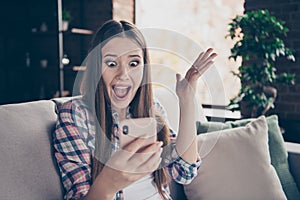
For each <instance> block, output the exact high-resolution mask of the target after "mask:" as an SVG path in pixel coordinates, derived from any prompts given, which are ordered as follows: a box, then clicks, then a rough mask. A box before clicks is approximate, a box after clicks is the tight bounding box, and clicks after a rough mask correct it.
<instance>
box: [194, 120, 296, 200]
mask: <svg viewBox="0 0 300 200" xmlns="http://www.w3.org/2000/svg"><path fill="white" fill-rule="evenodd" d="M253 120H254V119H242V120H237V121H228V122H225V123H221V122H197V127H198V128H197V133H198V134H201V133H206V132H211V131H214V130H224V129H228V128H235V127H240V126H245V125H246V124H248V123H249V122H251V121H253ZM266 120H267V124H268V139H269V152H270V157H271V164H272V165H273V166H274V168H275V170H276V173H277V175H278V177H279V179H280V182H281V185H282V188H283V190H284V193H285V195H286V197H287V199H289V200H294V199H300V194H299V191H298V188H297V185H296V183H295V180H294V178H293V176H292V174H291V172H290V170H289V164H288V155H287V150H286V148H285V145H284V140H283V137H282V134H281V132H280V128H279V124H278V116H277V115H271V116H269V117H267V118H266Z"/></svg>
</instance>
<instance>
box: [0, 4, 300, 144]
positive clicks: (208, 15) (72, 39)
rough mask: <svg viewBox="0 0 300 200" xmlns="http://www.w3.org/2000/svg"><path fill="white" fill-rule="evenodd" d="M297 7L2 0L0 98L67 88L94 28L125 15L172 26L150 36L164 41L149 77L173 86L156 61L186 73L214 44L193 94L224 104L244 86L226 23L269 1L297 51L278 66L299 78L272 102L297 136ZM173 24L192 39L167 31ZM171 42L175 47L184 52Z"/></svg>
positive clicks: (42, 95)
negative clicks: (214, 54) (207, 66)
mask: <svg viewBox="0 0 300 200" xmlns="http://www.w3.org/2000/svg"><path fill="white" fill-rule="evenodd" d="M299 7H300V0H288V1H287V0H265V1H259V0H246V1H245V0H205V1H199V0H172V1H167V0H151V1H149V0H123V1H121V0H57V1H56V0H44V1H38V0H28V1H21V0H11V1H1V2H0V20H1V21H0V24H1V27H0V104H8V103H19V102H27V101H33V100H40V99H51V98H54V97H59V96H70V95H71V94H72V89H73V85H74V80H75V78H76V75H77V73H78V72H82V71H83V70H84V66H82V62H83V60H84V58H85V57H86V55H87V53H88V50H89V44H90V41H91V39H92V34H93V33H94V32H95V31H96V30H97V28H98V27H99V26H101V25H102V24H103V23H104V22H105V21H106V20H108V19H125V20H128V21H131V22H133V23H135V24H136V25H137V26H138V27H139V28H141V29H144V30H147V28H152V29H157V30H159V29H162V30H168V31H169V32H168V31H166V32H162V34H160V35H158V36H157V37H156V38H152V39H153V40H155V42H156V44H159V46H160V45H161V46H162V47H165V48H162V49H150V53H151V60H152V63H153V64H155V65H157V66H159V67H158V68H156V70H153V77H155V78H156V80H157V81H158V82H160V81H163V82H164V84H167V85H169V86H170V87H174V81H175V77H173V76H165V75H164V74H163V73H161V71H160V69H161V70H162V71H163V70H165V69H168V70H169V71H172V72H174V73H175V72H180V73H185V71H186V70H187V68H188V67H189V66H190V65H191V63H192V62H193V60H194V59H195V57H196V56H197V54H198V53H199V51H201V50H206V49H207V48H208V47H213V48H214V49H215V51H216V52H217V53H218V58H217V59H216V61H215V66H214V67H213V69H212V70H211V71H209V72H207V74H206V75H205V76H204V77H203V79H202V80H201V81H199V87H198V88H199V90H198V91H197V93H198V98H199V99H198V100H199V102H200V103H201V104H203V105H208V106H210V107H213V106H220V107H224V108H226V106H227V105H228V104H229V101H230V99H232V98H233V97H234V96H236V95H237V93H238V91H239V89H240V87H241V84H240V81H239V79H238V78H237V77H236V76H233V75H232V73H231V71H237V69H238V67H239V66H240V65H241V62H242V61H241V59H238V60H237V61H233V60H229V59H228V57H229V56H230V48H232V46H233V44H234V43H233V41H232V40H230V39H228V38H225V36H226V35H227V34H228V29H229V26H228V24H229V22H230V21H231V19H233V18H234V17H235V16H236V15H241V14H243V13H244V12H247V11H251V10H255V9H268V10H269V11H270V12H271V13H272V14H273V15H274V16H276V17H277V18H278V19H280V20H284V21H285V22H286V26H287V27H288V28H289V32H288V35H287V37H286V38H285V39H284V40H285V42H286V44H287V45H288V46H289V47H290V48H292V49H294V50H295V53H294V55H295V57H296V62H289V61H286V60H280V59H279V60H278V62H277V63H276V66H277V69H278V71H285V72H289V73H295V74H296V82H295V84H294V85H292V86H289V87H280V88H278V96H277V99H276V102H275V108H274V109H272V110H271V111H270V113H271V114H272V113H275V114H278V115H279V119H280V124H281V126H282V128H283V130H284V131H285V139H286V140H289V141H298V142H299V141H300V139H299V137H300V136H299V135H300V128H299V125H298V124H299V123H300V83H299V79H300V68H299V61H298V59H297V58H298V55H299V50H300V27H299V21H300V10H299ZM59 13H61V16H60V15H59ZM60 17H61V18H60ZM59 20H63V21H68V26H67V27H61V29H59V26H58V22H59ZM170 32H171V33H173V34H174V33H175V36H176V37H177V36H178V38H180V37H183V38H185V41H189V42H190V43H189V42H187V43H180V41H177V40H176V37H175V38H171V39H170V37H169V36H170V34H169V33H170ZM164 33H166V34H164ZM60 37H61V39H62V40H60ZM195 46H196V48H195ZM168 49H180V50H181V51H182V52H184V54H186V55H185V56H186V57H188V59H185V58H183V57H181V56H180V55H178V54H174V53H172V52H170V51H168ZM179 52H180V51H179ZM60 66H62V67H63V69H62V68H60ZM164 67H165V68H164ZM60 69H61V70H60ZM162 74H163V75H162ZM229 118H230V117H229Z"/></svg>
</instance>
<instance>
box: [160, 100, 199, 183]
mask: <svg viewBox="0 0 300 200" xmlns="http://www.w3.org/2000/svg"><path fill="white" fill-rule="evenodd" d="M155 111H156V113H158V114H159V115H160V116H162V117H163V118H164V119H165V121H166V122H167V123H168V120H167V114H166V111H165V109H164V108H163V106H162V105H161V104H160V103H159V102H158V101H156V102H155ZM170 138H171V144H170V145H169V146H168V148H167V150H166V152H168V153H167V155H165V158H164V163H165V165H166V166H167V167H166V168H167V171H168V173H169V175H170V177H171V178H172V179H173V180H174V181H176V182H177V183H180V184H184V185H186V184H189V183H190V182H192V180H193V179H194V178H195V177H196V176H197V173H198V169H199V167H200V165H201V160H200V156H199V155H198V159H197V161H196V162H195V163H188V162H186V161H185V160H184V159H182V158H181V157H180V155H178V153H177V151H176V138H177V133H176V132H175V131H173V130H170Z"/></svg>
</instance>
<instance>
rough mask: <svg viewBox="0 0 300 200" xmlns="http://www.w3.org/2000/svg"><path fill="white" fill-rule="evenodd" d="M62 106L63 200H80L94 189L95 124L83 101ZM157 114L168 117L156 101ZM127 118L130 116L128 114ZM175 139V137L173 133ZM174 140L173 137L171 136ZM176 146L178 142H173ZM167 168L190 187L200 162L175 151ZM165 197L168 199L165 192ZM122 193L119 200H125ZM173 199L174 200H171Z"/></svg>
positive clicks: (57, 140) (58, 135) (58, 142)
mask: <svg viewBox="0 0 300 200" xmlns="http://www.w3.org/2000/svg"><path fill="white" fill-rule="evenodd" d="M58 107H59V116H58V121H57V124H56V129H55V131H54V132H53V141H54V151H55V152H54V153H55V157H56V160H57V163H58V167H59V170H60V173H61V179H62V183H63V186H64V188H65V192H66V193H65V196H64V199H68V200H69V199H72V200H75V199H79V198H81V197H83V196H85V195H86V194H87V193H88V191H89V189H90V186H91V158H92V156H94V149H95V123H94V120H93V117H92V115H91V114H90V112H89V110H88V108H87V106H86V105H85V104H84V103H83V101H82V100H81V99H74V100H72V101H68V102H66V103H64V104H62V105H60V106H58ZM155 111H156V112H158V113H160V114H161V115H162V116H163V117H166V114H165V111H164V109H163V108H162V106H161V105H160V104H159V103H158V102H156V103H155ZM117 117H118V116H117V113H114V112H113V119H114V123H115V124H114V137H113V139H112V141H113V145H112V151H114V150H118V145H119V141H118V137H117V135H116V134H117V132H118V131H117V127H118V124H117V123H118V119H117ZM128 117H130V114H129V112H128ZM172 135H173V136H176V134H175V135H174V134H172ZM171 137H172V136H171ZM174 144H175V143H174ZM172 152H173V153H171V154H172V155H171V159H170V160H171V161H170V160H169V161H166V163H169V164H168V166H167V171H168V172H169V175H170V177H171V178H172V179H173V180H175V181H176V182H178V183H180V184H188V183H190V182H191V181H192V180H193V178H194V177H195V176H196V175H197V170H198V168H199V166H200V161H198V162H196V163H193V164H189V163H187V162H186V161H184V160H183V159H182V158H181V157H180V156H178V154H177V153H176V151H175V148H174V151H172ZM166 195H167V196H169V195H168V194H167V192H166ZM123 199H124V196H123V193H122V191H119V192H118V193H117V194H116V200H123ZM170 199H171V198H170Z"/></svg>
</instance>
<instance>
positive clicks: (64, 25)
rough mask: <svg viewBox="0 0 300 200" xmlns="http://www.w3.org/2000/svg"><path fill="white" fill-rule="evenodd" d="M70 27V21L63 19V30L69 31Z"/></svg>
mask: <svg viewBox="0 0 300 200" xmlns="http://www.w3.org/2000/svg"><path fill="white" fill-rule="evenodd" d="M68 28H69V22H68V21H65V20H63V21H62V31H67V30H68Z"/></svg>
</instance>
